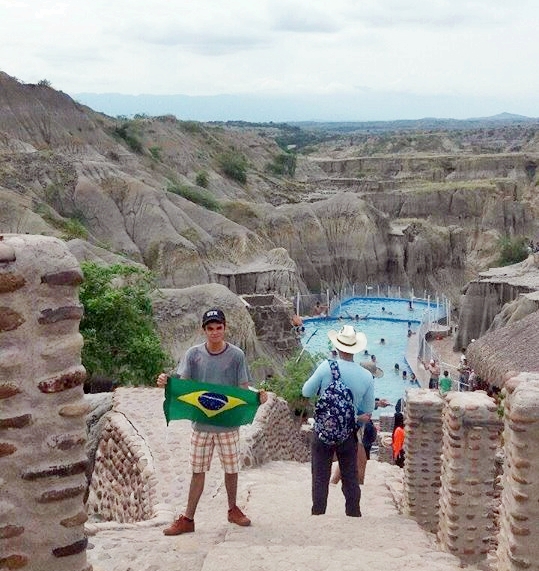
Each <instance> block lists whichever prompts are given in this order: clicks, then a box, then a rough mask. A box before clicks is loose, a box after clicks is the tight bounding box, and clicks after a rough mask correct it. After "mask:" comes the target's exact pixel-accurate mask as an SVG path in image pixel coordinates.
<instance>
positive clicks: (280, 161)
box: [266, 153, 297, 176]
mask: <svg viewBox="0 0 539 571" xmlns="http://www.w3.org/2000/svg"><path fill="white" fill-rule="evenodd" d="M296 163H297V157H296V154H295V153H281V154H280V155H277V156H276V157H274V158H273V161H272V162H271V163H268V165H267V166H266V169H267V170H268V171H269V172H271V173H273V174H278V175H289V176H294V174H295V172H296Z"/></svg>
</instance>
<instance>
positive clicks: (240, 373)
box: [176, 343, 250, 432]
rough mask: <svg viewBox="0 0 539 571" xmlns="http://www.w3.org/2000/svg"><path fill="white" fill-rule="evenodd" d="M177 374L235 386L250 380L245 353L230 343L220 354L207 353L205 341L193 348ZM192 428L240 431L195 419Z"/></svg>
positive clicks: (186, 377)
mask: <svg viewBox="0 0 539 571" xmlns="http://www.w3.org/2000/svg"><path fill="white" fill-rule="evenodd" d="M176 374H177V375H178V376H179V377H181V378H182V379H192V380H194V381H202V382H204V383H213V384H215V385H229V386H233V387H238V386H239V385H241V384H244V383H247V382H249V379H250V376H249V369H248V368H247V362H246V360H245V354H244V353H243V351H242V350H241V349H240V348H239V347H236V345H232V344H231V343H227V344H226V347H225V349H224V351H222V352H221V353H218V354H217V355H214V354H212V353H210V352H208V349H207V348H206V344H205V343H202V344H201V345H195V346H194V347H191V348H190V349H188V350H187V352H186V353H185V355H184V357H183V359H182V360H181V362H180V364H179V365H178V368H177V369H176ZM193 428H194V429H195V430H197V431H199V432H229V431H231V430H237V428H234V427H229V426H215V425H213V424H203V423H201V422H193Z"/></svg>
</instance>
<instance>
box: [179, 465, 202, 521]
mask: <svg viewBox="0 0 539 571" xmlns="http://www.w3.org/2000/svg"><path fill="white" fill-rule="evenodd" d="M205 478H206V472H197V473H195V472H193V475H192V476H191V484H190V485H189V496H188V498H187V508H186V510H185V514H184V515H185V517H187V518H189V519H195V512H196V509H197V506H198V501H199V500H200V496H201V495H202V492H203V491H204V482H205Z"/></svg>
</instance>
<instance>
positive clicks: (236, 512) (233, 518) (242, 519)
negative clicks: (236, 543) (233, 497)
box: [228, 506, 251, 527]
mask: <svg viewBox="0 0 539 571" xmlns="http://www.w3.org/2000/svg"><path fill="white" fill-rule="evenodd" d="M228 521H229V522H230V523H235V524H236V525H241V526H242V527H247V526H248V525H251V520H250V519H249V518H248V517H247V516H246V515H245V514H244V513H243V512H242V511H241V510H240V508H239V507H238V506H234V507H233V508H232V509H231V510H228Z"/></svg>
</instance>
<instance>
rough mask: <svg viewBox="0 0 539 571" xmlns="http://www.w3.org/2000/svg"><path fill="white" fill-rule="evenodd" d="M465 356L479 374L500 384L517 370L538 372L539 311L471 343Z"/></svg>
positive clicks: (491, 382) (487, 380)
mask: <svg viewBox="0 0 539 571" xmlns="http://www.w3.org/2000/svg"><path fill="white" fill-rule="evenodd" d="M466 358H467V360H468V363H469V364H470V365H471V366H472V367H473V369H474V371H475V372H476V373H477V376H478V377H480V378H481V379H483V380H484V381H486V382H488V384H489V385H495V386H497V387H500V388H501V387H503V385H504V383H505V381H506V380H507V379H508V378H510V377H512V376H514V375H516V374H518V373H521V372H526V373H532V372H537V373H539V311H536V312H535V313H532V314H530V315H527V316H526V317H524V318H522V319H521V320H519V321H516V322H515V323H511V324H509V325H506V326H505V327H500V328H499V329H496V330H494V331H491V332H489V333H487V334H485V335H483V336H482V337H481V338H480V339H478V340H477V341H475V342H473V343H470V345H468V348H467V349H466Z"/></svg>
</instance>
